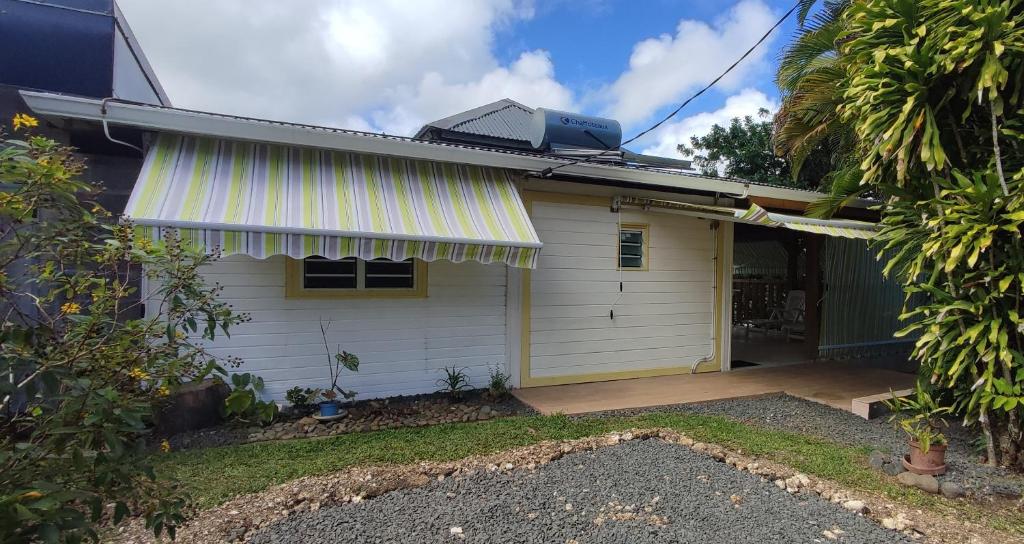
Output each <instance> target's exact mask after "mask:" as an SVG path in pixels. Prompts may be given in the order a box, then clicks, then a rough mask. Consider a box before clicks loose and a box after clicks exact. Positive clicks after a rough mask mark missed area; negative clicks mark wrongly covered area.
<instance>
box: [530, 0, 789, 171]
mask: <svg viewBox="0 0 1024 544" xmlns="http://www.w3.org/2000/svg"><path fill="white" fill-rule="evenodd" d="M800 4H801V2H797V3H796V4H794V5H793V7H791V8H789V11H787V12H786V13H785V14H784V15H783V16H782V17H780V18H779V20H778V21H775V24H774V25H772V27H771V28H769V29H768V31H767V32H765V33H764V35H762V36H761V39H759V40H757V43H755V44H754V45H752V46H750V49H747V51H746V52H745V53H743V55H741V56H740V58H738V59H736V62H733V63H732V64H731V65H729V67H728V68H726V69H725V71H724V72H722V73H721V74H719V75H718V77H716V78H715V79H713V80H711V83H708V84H707V85H705V86H704V88H702V89H701V90H699V91H697V92H696V93H695V94H694V95H693V96H691V97H690V98H687V99H686V100H685V101H683V103H682V104H679V107H678V108H676V109H674V110H672V113H670V114H668V115H666V116H665V118H664V119H662V120H661V121H658V122H657V123H654V124H653V125H651V126H650V127H648V128H646V129H644V130H642V131H640V133H639V134H637V135H636V136H633V137H632V138H630V139H628V140H626V141H624V142H622V143H620V144H619V145H618V146H616V147H615V148H613V149H607V150H605V151H602V152H600V153H598V154H596V155H593V156H591V157H586V158H584V159H576V160H573V161H570V162H567V163H565V164H560V165H558V166H555V167H552V168H545V169H544V170H542V171H541V176H542V177H547V176H550V175H551V173H552V172H554V171H555V170H559V169H562V168H565V167H566V166H572V165H574V164H579V163H581V162H590V161H592V160H593V159H596V158H598V157H600V156H602V155H604V154H605V153H608V152H609V151H618V150H621V149H622V146H624V145H626V144H629V143H631V142H634V141H636V140H638V139H639V138H642V137H644V136H645V135H647V134H648V133H650V132H651V131H652V130H655V129H657V128H658V127H660V126H661V125H663V124H665V123H666V122H667V121H668V120H669V119H672V118H673V117H675V116H676V114H678V113H679V112H680V111H683V108H685V107H686V106H687V105H688V104H689V103H690V102H693V101H694V100H695V99H697V97H699V96H700V95H702V94H704V93H705V92H706V91H707V90H708V89H710V88H711V87H714V86H715V84H716V83H718V82H719V81H721V79H722V78H723V77H725V76H726V75H728V74H729V72H731V71H733V69H734V68H736V67H737V66H738V65H739V64H740V63H741V62H743V60H744V59H746V58H747V57H749V56H750V54H751V53H753V52H754V50H755V49H757V48H758V46H760V45H761V44H762V43H764V41H765V40H767V39H768V36H770V35H771V34H772V32H775V29H777V28H779V26H781V25H782V23H783V22H785V21H786V19H788V18H789V16H790V15H792V14H793V12H794V11H796V10H797V8H799V7H800Z"/></svg>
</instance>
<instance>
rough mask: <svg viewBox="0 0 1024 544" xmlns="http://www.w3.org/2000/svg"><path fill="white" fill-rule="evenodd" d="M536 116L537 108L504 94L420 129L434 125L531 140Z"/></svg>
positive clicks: (490, 135)
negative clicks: (534, 113) (534, 108)
mask: <svg viewBox="0 0 1024 544" xmlns="http://www.w3.org/2000/svg"><path fill="white" fill-rule="evenodd" d="M532 117H533V108H530V107H528V106H524V105H522V104H520V103H519V102H516V101H515V100H510V99H508V98H503V99H501V100H498V101H497V102H491V103H490V104H486V105H483V106H480V107H478V108H473V109H471V110H468V111H464V112H462V113H457V114H455V115H452V116H450V117H445V118H444V119H438V120H437V121H434V122H431V123H427V124H426V125H425V126H424V127H423V129H421V130H420V132H421V133H422V132H424V131H425V130H426V129H428V128H430V127H433V128H439V129H442V130H450V131H453V132H462V133H466V134H476V135H478V136H487V137H490V138H501V139H503V140H514V141H518V142H529V141H530V120H531V119H532Z"/></svg>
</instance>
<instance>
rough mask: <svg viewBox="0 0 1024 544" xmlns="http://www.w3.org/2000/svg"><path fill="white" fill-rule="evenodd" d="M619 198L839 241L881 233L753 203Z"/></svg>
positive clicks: (857, 223) (871, 227)
mask: <svg viewBox="0 0 1024 544" xmlns="http://www.w3.org/2000/svg"><path fill="white" fill-rule="evenodd" d="M618 198H619V202H620V203H621V204H624V205H634V206H644V207H658V208H666V209H673V210H678V211H681V212H683V213H689V214H691V215H696V216H699V217H705V218H713V219H719V220H722V221H734V222H736V223H749V224H753V225H762V226H765V227H782V228H786V229H791V230H799V231H803V232H813V233H815V234H824V235H827V236H837V237H840V238H861V239H869V238H873V237H874V236H875V235H876V234H878V230H879V227H878V225H876V224H874V223H868V222H866V221H854V220H850V219H814V218H812V217H803V216H800V215H788V214H783V213H775V212H770V211H768V210H766V209H764V208H762V207H760V206H758V205H757V204H751V205H750V208H748V209H745V210H744V209H740V208H729V207H725V206H708V205H705V204H692V203H689V202H676V201H671V200H657V199H651V198H638V197H630V196H623V197H618Z"/></svg>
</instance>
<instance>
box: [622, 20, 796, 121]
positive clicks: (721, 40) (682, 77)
mask: <svg viewBox="0 0 1024 544" xmlns="http://www.w3.org/2000/svg"><path fill="white" fill-rule="evenodd" d="M776 17H777V15H776V14H775V13H773V11H772V10H771V8H769V7H768V6H767V5H766V4H765V3H764V2H762V1H761V0H744V1H742V2H740V3H738V4H736V5H735V6H733V8H732V9H730V10H729V12H728V13H727V14H725V15H724V16H723V17H722V18H720V19H718V20H717V21H715V22H714V24H711V25H709V24H707V23H705V22H703V21H694V20H686V19H684V20H682V21H680V22H679V24H678V25H677V27H676V33H675V35H674V36H672V35H669V34H662V35H661V36H658V37H656V38H649V39H646V40H643V41H641V42H639V43H637V44H636V45H635V46H634V47H633V54H632V55H631V56H630V59H629V68H628V69H627V70H626V71H625V72H623V74H622V75H621V76H619V78H618V79H617V80H616V81H615V82H614V83H612V84H611V85H609V86H608V87H607V88H605V89H603V91H602V93H604V94H605V95H606V98H605V100H607V101H608V104H607V106H606V108H605V112H604V113H605V115H608V116H610V117H612V118H614V119H617V120H618V121H619V122H621V123H622V124H623V125H626V126H629V125H633V124H636V123H640V122H642V121H645V120H647V119H648V118H649V117H650V116H651V115H652V114H653V113H654V112H655V111H657V110H658V109H659V108H661V107H663V106H665V105H667V104H670V103H673V102H676V101H678V100H679V99H680V97H681V96H682V95H683V93H685V92H687V91H690V90H695V89H696V88H697V87H698V86H700V85H705V84H707V83H709V82H710V81H711V79H712V78H714V77H716V76H717V75H718V74H719V73H721V72H722V71H723V70H724V69H725V67H727V66H729V65H730V64H732V63H733V62H734V61H735V60H736V59H737V58H739V56H740V55H741V54H743V52H744V51H746V50H747V48H749V47H750V46H751V45H753V44H754V41H755V40H757V38H759V37H760V36H761V34H763V33H764V32H765V31H766V30H768V29H769V28H770V27H771V26H772V25H773V24H774V23H775V19H776ZM773 38H774V35H773V37H770V38H769V40H772V39H773ZM768 45H769V44H767V43H766V44H762V45H761V46H760V47H758V48H757V49H755V50H754V52H753V53H751V55H750V56H749V57H747V59H746V60H744V61H743V62H742V63H740V65H739V66H737V67H736V69H735V70H733V71H732V72H731V73H730V74H729V75H727V76H726V77H725V78H723V79H722V81H721V82H720V83H719V84H718V86H717V87H718V88H719V89H722V90H725V91H727V92H728V91H730V90H735V89H737V88H738V87H739V86H742V85H744V84H745V82H748V81H749V79H750V78H751V77H752V76H754V75H757V74H758V73H759V72H763V71H764V70H765V68H766V62H765V57H766V55H767V53H768V51H769V47H768Z"/></svg>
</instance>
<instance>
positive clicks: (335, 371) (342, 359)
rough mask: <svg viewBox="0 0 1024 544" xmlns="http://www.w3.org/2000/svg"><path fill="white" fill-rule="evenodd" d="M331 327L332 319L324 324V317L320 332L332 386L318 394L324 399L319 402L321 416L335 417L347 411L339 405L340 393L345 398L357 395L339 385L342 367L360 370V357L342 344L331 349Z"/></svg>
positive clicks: (348, 398) (353, 370) (321, 321)
mask: <svg viewBox="0 0 1024 544" xmlns="http://www.w3.org/2000/svg"><path fill="white" fill-rule="evenodd" d="M330 328H331V322H330V321H328V322H327V323H326V324H324V321H323V319H321V320H320V334H321V336H323V339H324V349H325V350H326V351H327V370H328V372H329V373H330V375H331V386H330V387H329V388H327V389H324V390H321V391H319V395H318V396H319V397H320V398H322V399H324V400H323V401H321V402H320V404H319V407H320V417H321V418H331V419H333V418H337V417H342V416H344V415H345V412H344V411H343V410H341V409H340V407H339V406H338V400H337V399H338V395H341V396H342V397H343V398H344V399H345V400H351V399H353V398H355V396H356V392H355V391H347V390H345V389H342V388H341V387H340V386H339V385H338V379H339V378H341V369H342V368H346V369H348V370H351V371H352V372H358V371H359V358H358V357H356V356H355V355H354V354H352V353H349V352H347V351H342V350H341V346H338V350H337V351H335V352H332V351H331V345H330V344H329V343H328V342H327V331H328V330H329V329H330Z"/></svg>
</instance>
